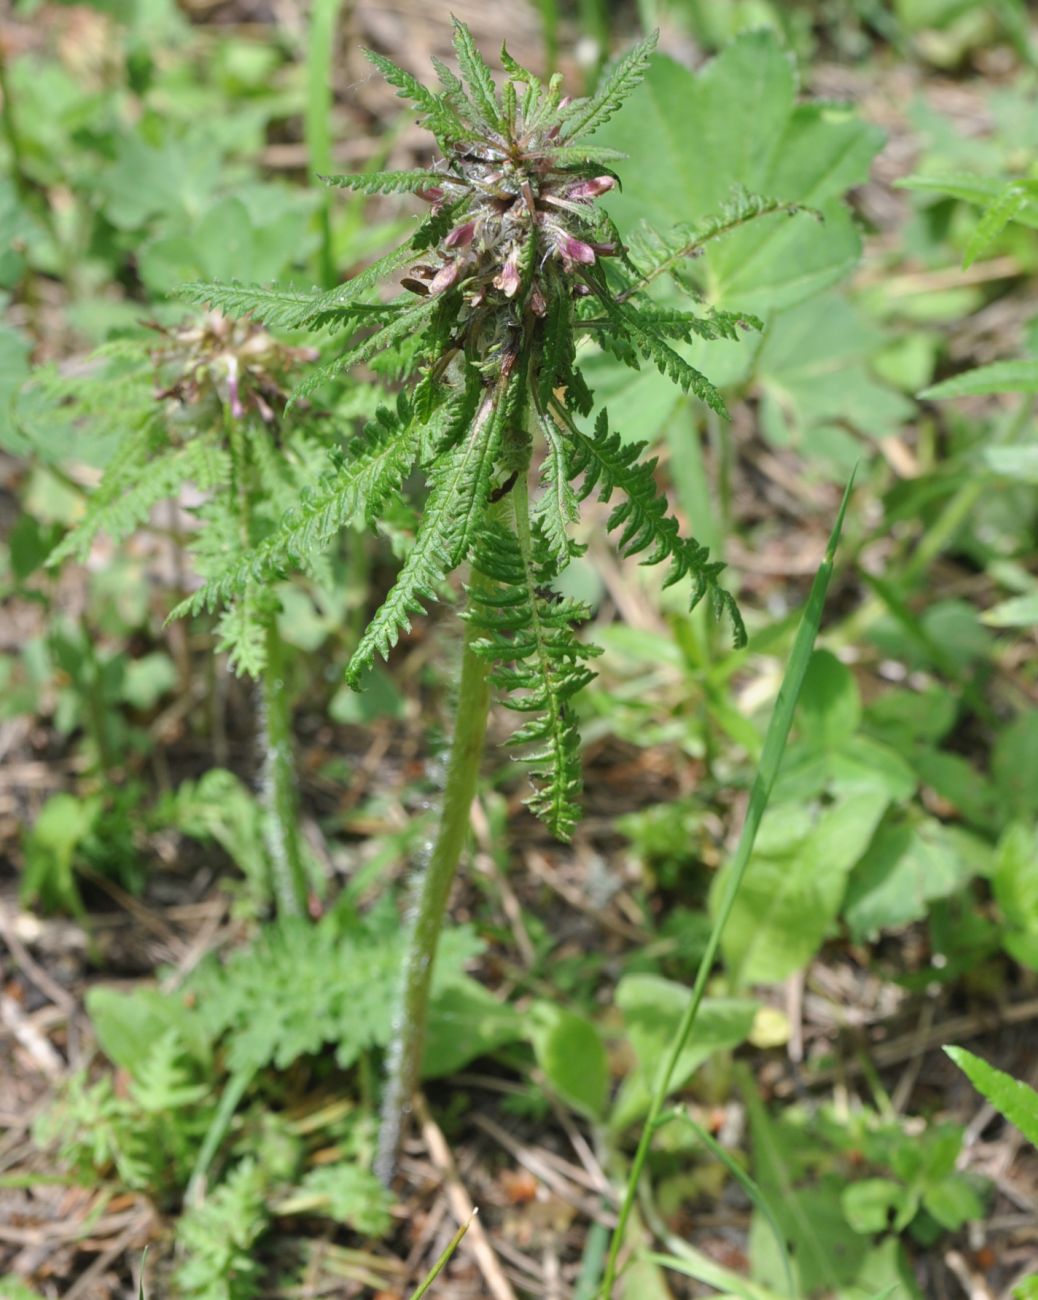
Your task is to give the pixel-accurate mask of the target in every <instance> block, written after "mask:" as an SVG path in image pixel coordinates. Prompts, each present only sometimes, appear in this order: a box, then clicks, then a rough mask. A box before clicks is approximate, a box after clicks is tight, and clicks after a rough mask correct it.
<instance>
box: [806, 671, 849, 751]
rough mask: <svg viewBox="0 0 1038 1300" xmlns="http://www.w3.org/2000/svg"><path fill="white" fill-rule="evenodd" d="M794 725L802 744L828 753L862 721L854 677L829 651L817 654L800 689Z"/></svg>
mask: <svg viewBox="0 0 1038 1300" xmlns="http://www.w3.org/2000/svg"><path fill="white" fill-rule="evenodd" d="M797 721H798V723H799V726H800V734H801V736H802V737H803V739H804V740H805V741H807V742H808V743H809V744H811V745H816V746H818V747H819V748H822V749H830V748H832V747H833V746H835V745H837V744H839V743H840V742H841V741H844V740H846V739H848V737H850V736H852V735H853V734H854V732H855V731H856V730H857V728H858V724H859V723H860V721H861V696H860V695H859V693H858V687H857V683H856V682H855V680H854V674H853V673H852V672H851V670H850V669H849V668H847V667H846V666H845V665H844V664H842V663H840V661H839V659H837V658H836V656H835V655H834V654H833V653H832V652H831V651H829V650H816V651H815V652H814V654H813V655H812V656H811V662H810V663H809V664H808V666H807V674H806V676H805V677H804V684H803V686H802V687H801V689H800V703H799V705H798V712H797Z"/></svg>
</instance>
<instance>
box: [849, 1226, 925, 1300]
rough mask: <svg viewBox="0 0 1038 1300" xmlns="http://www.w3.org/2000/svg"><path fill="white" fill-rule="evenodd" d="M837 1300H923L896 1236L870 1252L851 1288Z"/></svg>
mask: <svg viewBox="0 0 1038 1300" xmlns="http://www.w3.org/2000/svg"><path fill="white" fill-rule="evenodd" d="M840 1300H923V1293H922V1292H921V1291H920V1290H919V1287H918V1285H917V1284H916V1281H915V1278H914V1277H913V1276H912V1267H911V1265H910V1264H909V1262H908V1258H907V1256H906V1254H905V1249H904V1247H903V1246H902V1244H901V1242H900V1241H899V1240H898V1238H897V1237H896V1236H890V1237H886V1238H885V1239H884V1240H883V1241H881V1242H880V1243H879V1245H878V1246H875V1247H874V1248H873V1249H872V1250H870V1251H869V1253H868V1255H867V1256H866V1257H865V1259H864V1261H863V1262H862V1266H861V1271H860V1272H859V1274H858V1276H857V1277H856V1278H855V1279H854V1285H853V1286H851V1287H849V1288H847V1289H846V1290H844V1291H841V1292H840Z"/></svg>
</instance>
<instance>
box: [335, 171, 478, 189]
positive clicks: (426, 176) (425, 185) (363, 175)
mask: <svg viewBox="0 0 1038 1300" xmlns="http://www.w3.org/2000/svg"><path fill="white" fill-rule="evenodd" d="M320 179H321V180H322V181H324V183H325V185H331V186H333V187H334V188H335V189H340V190H355V191H356V192H357V193H358V194H417V193H418V192H419V191H421V190H427V189H429V188H430V186H432V185H434V184H436V185H442V184H451V183H453V184H455V185H458V184H460V183H461V182H460V181H458V180H456V179H454V178H452V177H450V176H443V177H440V176H438V175H434V174H433V173H432V172H429V171H427V170H425V169H424V168H423V169H421V170H419V171H403V172H350V173H346V174H344V175H341V176H322V177H320Z"/></svg>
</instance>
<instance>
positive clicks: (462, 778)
mask: <svg viewBox="0 0 1038 1300" xmlns="http://www.w3.org/2000/svg"><path fill="white" fill-rule="evenodd" d="M479 635H480V634H479V632H478V631H476V630H475V629H474V628H473V626H472V624H471V623H470V624H468V625H467V626H466V629H465V644H464V648H463V650H462V659H461V683H460V686H459V689H458V705H457V714H456V717H455V723H454V739H453V741H452V742H451V751H450V759H449V761H448V765H447V782H446V785H445V786H444V791H443V807H442V810H441V812H440V825H439V829H438V831H437V833H436V840H435V842H434V844H433V848H432V853H431V855H430V857H429V861H428V864H427V865H426V867H425V869H424V871H423V872H422V874H421V876H420V877H419V879H418V880H417V881H416V902H415V910H414V914H413V916H412V918H411V922H410V929H409V933H408V937H407V951H406V953H405V955H404V977H403V991H402V995H401V999H400V1008H399V1013H398V1024H397V1027H396V1029H397V1032H396V1035H395V1037H394V1041H393V1044H392V1047H391V1049H390V1059H389V1077H388V1079H387V1082H386V1092H385V1097H384V1100H383V1103H382V1131H381V1133H380V1135H379V1151H378V1158H377V1160H376V1165H375V1172H376V1173H377V1174H378V1176H379V1177H380V1178H381V1179H382V1180H383V1182H386V1183H388V1182H389V1180H390V1178H391V1177H392V1174H393V1168H394V1165H395V1164H396V1156H397V1151H398V1149H399V1146H400V1139H401V1136H402V1130H403V1126H404V1122H405V1120H406V1118H407V1116H408V1114H409V1113H410V1110H411V1105H412V1099H413V1097H414V1093H415V1090H416V1088H417V1087H418V1079H419V1073H420V1070H421V1064H422V1049H423V1048H424V1046H425V1022H426V1015H427V1012H428V1007H429V987H430V983H431V981H432V972H433V966H434V963H435V960H436V948H437V945H438V943H439V940H440V931H441V930H442V929H443V918H444V915H445V913H446V910H447V900H448V897H449V895H450V888H451V885H452V883H453V881H454V875H455V872H456V871H457V869H458V863H459V861H460V860H461V855H462V852H463V850H464V848H465V842H466V840H467V838H468V833H469V816H470V812H471V809H472V800H473V799H474V798H475V795H476V785H477V781H478V778H479V763H480V759H481V757H482V755H483V738H484V736H485V735H486V728H487V713H488V711H489V708H490V687H489V683H488V680H487V677H488V668H487V666H486V664H485V663H484V662H483V661H482V660H481V659H479V658H478V656H477V655H476V654H475V653H474V652H473V650H472V643H473V642H474V641H475V640H476V639H478V637H479Z"/></svg>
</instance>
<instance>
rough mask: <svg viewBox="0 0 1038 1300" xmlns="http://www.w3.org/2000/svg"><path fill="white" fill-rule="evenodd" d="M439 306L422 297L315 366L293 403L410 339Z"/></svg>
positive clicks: (293, 397) (296, 391)
mask: <svg viewBox="0 0 1038 1300" xmlns="http://www.w3.org/2000/svg"><path fill="white" fill-rule="evenodd" d="M437 306H438V304H437V302H436V299H434V298H422V299H419V301H418V302H417V303H415V304H414V305H413V306H411V307H406V308H404V310H403V311H397V312H396V313H394V315H393V317H392V319H391V320H390V321H389V323H388V324H386V325H383V326H382V327H381V329H378V330H376V331H375V333H374V334H369V335H368V337H367V338H365V339H362V340H361V342H360V343H356V344H354V345H353V347H351V348H348V349H347V350H346V351H345V352H344V353H343V354H342V355H341V356H339V357H336V359H335V360H334V361H331V362H329V363H328V364H327V365H324V366H313V367H312V368H311V369H310V371H309V372H308V374H307V376H306V378H305V379H303V380H302V381H301V382H300V383H299V384H297V385H296V387H295V388H294V389H293V390H292V395H291V398H290V399H289V400H290V402H298V401H301V400H302V399H303V398H304V397H309V395H310V394H311V393H312V392H314V391H315V389H318V388H320V387H321V385H322V384H326V383H327V382H328V380H330V379H334V378H335V377H336V376H337V375H339V374H341V373H342V372H343V371H346V370H350V369H352V368H353V367H354V366H358V365H360V364H361V362H363V361H367V360H368V359H369V358H370V357H373V356H374V355H375V354H376V353H378V352H384V351H385V350H386V349H387V348H391V347H392V346H393V345H394V344H395V343H398V342H399V341H400V340H401V339H405V338H409V337H410V336H411V335H412V334H414V333H415V331H416V330H418V329H419V327H420V326H423V325H424V324H425V323H426V322H427V321H428V319H429V317H430V316H431V315H432V314H433V312H434V311H435V310H436V308H437Z"/></svg>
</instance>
